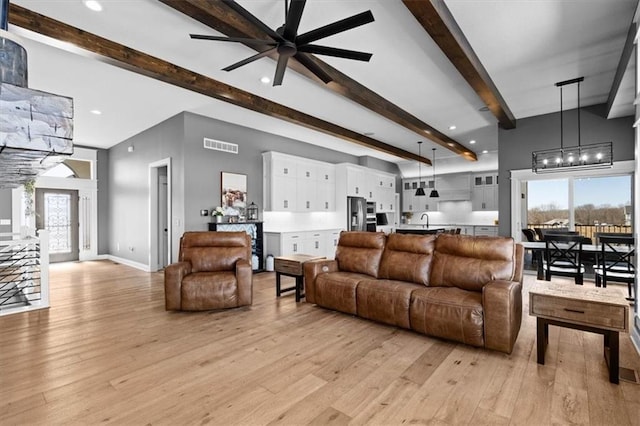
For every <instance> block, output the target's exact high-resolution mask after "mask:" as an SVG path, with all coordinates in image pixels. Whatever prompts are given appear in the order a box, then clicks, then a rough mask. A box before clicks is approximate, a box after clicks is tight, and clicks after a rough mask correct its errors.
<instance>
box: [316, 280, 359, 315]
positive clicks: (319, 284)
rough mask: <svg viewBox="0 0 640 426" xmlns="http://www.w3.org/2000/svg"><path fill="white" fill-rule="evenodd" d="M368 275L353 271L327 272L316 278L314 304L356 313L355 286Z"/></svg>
mask: <svg viewBox="0 0 640 426" xmlns="http://www.w3.org/2000/svg"><path fill="white" fill-rule="evenodd" d="M369 278H370V277H369V276H368V275H364V274H357V273H354V272H328V273H325V274H320V275H318V277H317V278H316V283H315V286H316V294H315V296H316V304H318V305H320V306H322V307H325V308H330V309H335V310H336V311H340V312H346V313H348V314H352V315H356V313H357V309H356V287H358V283H359V282H360V281H362V280H366V279H369Z"/></svg>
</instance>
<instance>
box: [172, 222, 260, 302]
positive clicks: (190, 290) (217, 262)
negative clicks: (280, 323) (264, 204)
mask: <svg viewBox="0 0 640 426" xmlns="http://www.w3.org/2000/svg"><path fill="white" fill-rule="evenodd" d="M164 295H165V309H166V310H168V311H169V310H182V311H202V310H209V309H223V308H236V307H238V306H245V305H251V303H252V298H253V274H252V270H251V238H250V237H249V235H247V234H246V233H245V232H185V233H184V235H183V236H182V238H180V254H179V257H178V262H177V263H173V264H171V265H169V266H167V267H166V268H165V270H164Z"/></svg>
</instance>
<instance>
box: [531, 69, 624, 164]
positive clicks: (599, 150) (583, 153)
mask: <svg viewBox="0 0 640 426" xmlns="http://www.w3.org/2000/svg"><path fill="white" fill-rule="evenodd" d="M583 80H584V77H578V78H574V79H572V80H565V81H560V82H558V83H556V84H555V85H556V87H560V148H555V149H544V150H539V151H533V152H532V153H531V168H532V170H533V172H534V173H553V172H568V171H572V170H581V169H601V168H607V167H612V166H613V143H612V142H600V143H595V144H590V145H582V144H581V143H580V142H581V141H580V136H581V135H580V82H582V81H583ZM575 83H578V145H576V146H569V147H565V146H564V123H563V112H564V111H563V108H562V106H563V105H562V88H563V86H566V85H568V84H575Z"/></svg>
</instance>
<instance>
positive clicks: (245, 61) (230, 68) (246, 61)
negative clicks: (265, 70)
mask: <svg viewBox="0 0 640 426" xmlns="http://www.w3.org/2000/svg"><path fill="white" fill-rule="evenodd" d="M276 50H277V47H272V48H271V49H267V50H265V51H263V52H260V53H256V54H255V55H253V56H249V57H248V58H247V59H243V60H242V61H240V62H236V63H235V64H232V65H229V66H228V67H225V68H222V71H233V70H235V69H236V68H240V67H241V66H243V65H247V64H249V63H251V62H253V61H255V60H258V59H260V58H263V57H265V56H267V55H270V54H272V53H274V52H275V51H276Z"/></svg>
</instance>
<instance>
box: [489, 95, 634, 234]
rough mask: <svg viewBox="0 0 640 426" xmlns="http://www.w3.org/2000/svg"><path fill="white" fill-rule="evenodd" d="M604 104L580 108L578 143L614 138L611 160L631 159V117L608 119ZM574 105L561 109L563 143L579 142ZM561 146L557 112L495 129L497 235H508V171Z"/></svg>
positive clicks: (523, 166) (509, 196) (586, 143)
mask: <svg viewBox="0 0 640 426" xmlns="http://www.w3.org/2000/svg"><path fill="white" fill-rule="evenodd" d="M605 111H606V105H605V104H601V105H594V106H590V107H583V108H582V109H581V110H580V122H581V125H580V128H581V144H582V145H588V144H592V143H597V142H609V141H611V142H613V156H614V161H624V160H633V159H634V135H633V127H632V126H633V117H624V118H616V119H611V120H608V119H607V118H606V116H605ZM577 116H578V114H577V109H574V110H570V111H565V112H564V125H563V127H564V146H575V145H577V144H578V124H577ZM559 147H560V113H559V112H558V113H553V114H545V115H539V116H535V117H529V118H522V119H518V122H517V127H516V128H515V129H512V130H504V129H499V131H498V162H499V175H500V177H499V182H500V188H499V191H500V193H499V200H500V201H499V202H500V205H499V212H498V214H499V218H500V227H499V232H500V235H505V236H507V235H511V181H510V171H511V170H521V169H530V168H531V153H532V152H533V151H536V150H540V149H553V148H559Z"/></svg>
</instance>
